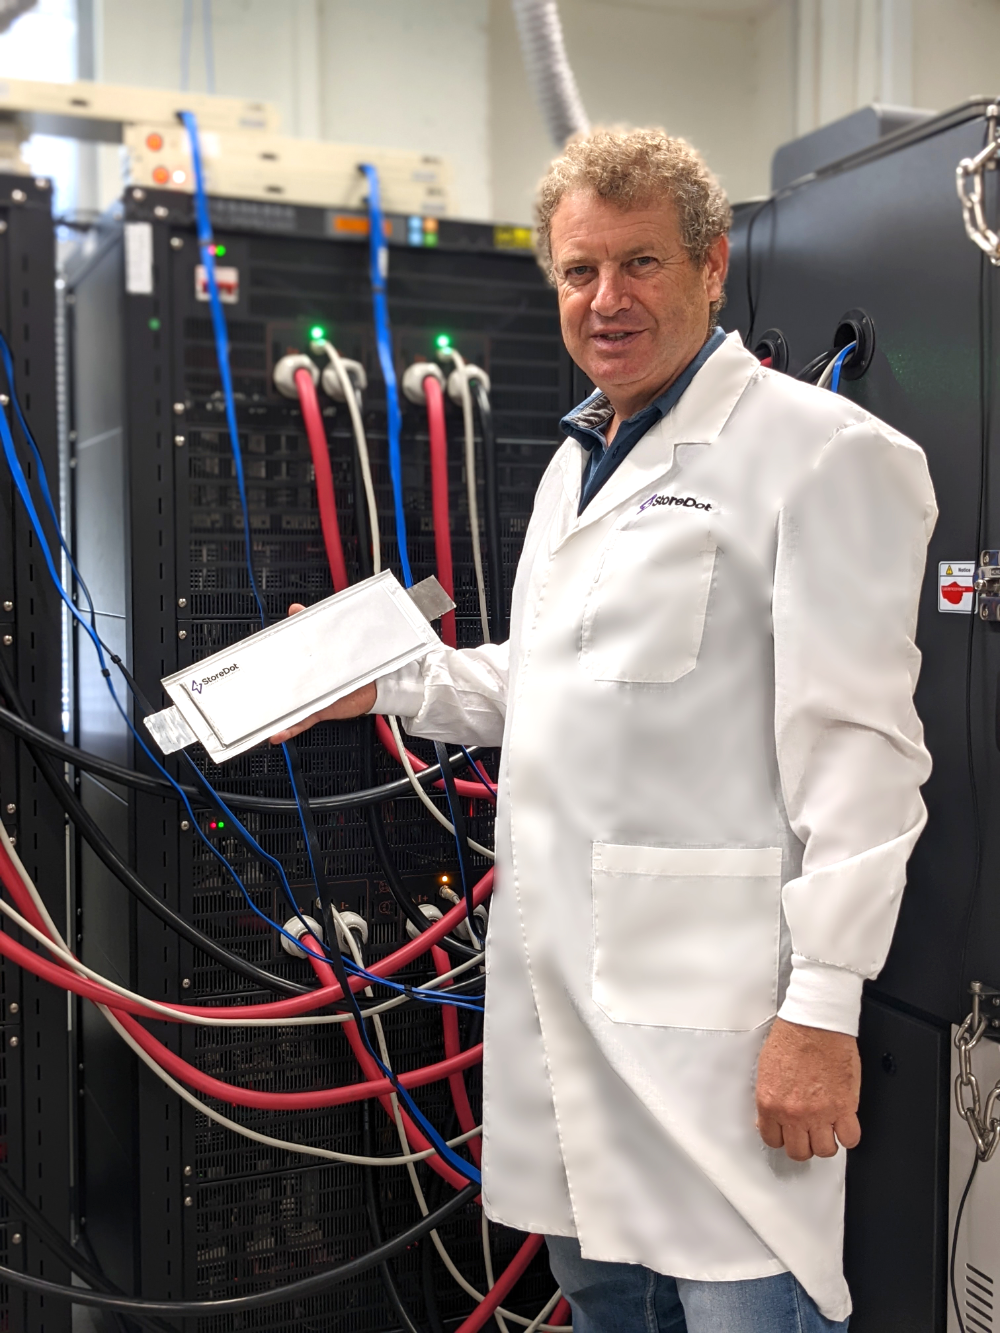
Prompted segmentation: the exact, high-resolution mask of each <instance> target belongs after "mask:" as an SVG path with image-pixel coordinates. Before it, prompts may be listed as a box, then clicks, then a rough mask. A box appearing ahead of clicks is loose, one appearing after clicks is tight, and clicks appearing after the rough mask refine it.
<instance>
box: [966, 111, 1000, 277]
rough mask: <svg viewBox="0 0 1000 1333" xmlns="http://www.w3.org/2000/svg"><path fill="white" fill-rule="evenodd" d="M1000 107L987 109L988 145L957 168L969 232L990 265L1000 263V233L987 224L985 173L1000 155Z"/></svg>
mask: <svg viewBox="0 0 1000 1333" xmlns="http://www.w3.org/2000/svg"><path fill="white" fill-rule="evenodd" d="M998 118H1000V107H998V106H997V105H996V104H995V103H994V104H993V105H991V106H988V107H987V108H986V146H985V148H983V149H981V150H980V152H978V153H977V154H976V156H975V157H963V158H962V160H961V162H959V164H958V167H957V168H956V170H955V188H956V189H957V191H958V197H959V200H960V201H961V204H962V218H963V220H964V222H965V231H966V235H967V236H968V237H969V240H970V241H972V243H973V244H974V245H978V246H979V248H980V250H982V251H983V253H984V254H986V255H988V256H989V261H990V263H991V264H997V265H1000V236H998V235H997V233H996V232H995V231H994V230H993V229H992V228H991V227H990V226H988V225H987V222H986V213H985V210H984V208H983V199H984V196H985V193H986V190H985V173H986V172H987V171H993V170H995V169H996V163H997V158H998V157H1000V138H998V137H997V121H998Z"/></svg>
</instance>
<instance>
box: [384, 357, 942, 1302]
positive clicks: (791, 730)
mask: <svg viewBox="0 0 1000 1333" xmlns="http://www.w3.org/2000/svg"><path fill="white" fill-rule="evenodd" d="M583 456H584V451H583V449H582V448H581V446H580V445H579V444H578V443H577V442H576V441H574V440H567V441H566V442H565V443H564V444H563V445H562V447H561V448H560V449H559V451H558V452H557V453H556V455H555V457H554V458H553V460H552V462H551V464H550V466H549V468H548V470H547V471H546V473H545V476H544V478H543V480H542V482H541V485H540V487H539V490H538V495H537V498H536V501H535V508H534V513H533V515H532V518H531V522H530V525H529V527H528V531H527V536H526V539H525V545H524V551H523V554H522V557H521V562H520V565H519V568H518V573H517V579H516V583H515V587H514V594H513V606H512V613H511V631H510V640H509V643H508V644H503V645H489V644H487V645H484V646H483V647H481V648H477V649H465V650H462V651H459V652H456V651H455V650H453V649H448V648H444V647H442V648H440V649H435V650H434V651H433V652H432V653H431V654H430V655H429V656H428V657H427V658H426V659H424V661H423V662H421V663H418V664H411V665H410V666H409V667H406V668H404V669H402V670H401V671H399V672H396V673H394V674H393V675H392V676H389V677H386V678H384V679H383V680H382V681H381V682H380V683H379V689H378V702H377V704H376V709H377V710H378V711H380V712H392V713H397V714H400V715H401V716H402V717H403V719H404V725H405V727H406V729H407V730H408V731H409V732H410V733H411V734H413V735H417V736H431V737H436V738H438V739H441V740H447V741H453V742H462V743H464V744H470V743H478V744H483V745H497V744H500V743H501V741H502V744H503V753H502V760H501V766H500V776H499V800H498V810H497V824H496V849H497V879H496V891H495V893H494V897H493V905H492V909H491V916H490V926H489V940H488V952H487V960H488V962H487V974H488V987H487V1006H486V1028H485V1043H486V1050H485V1069H484V1102H485V1132H484V1186H485V1188H484V1198H485V1202H486V1207H487V1211H488V1213H489V1215H490V1216H491V1217H492V1218H494V1219H495V1220H497V1221H500V1222H505V1223H507V1224H508V1225H510V1226H514V1227H519V1228H521V1229H523V1230H530V1231H540V1232H547V1233H549V1234H556V1235H563V1236H577V1237H578V1238H579V1241H580V1245H581V1249H582V1252H583V1254H584V1256H585V1257H588V1258H592V1259H602V1260H616V1261H624V1262H630V1263H641V1264H645V1265H647V1266H648V1267H651V1268H653V1269H656V1270H657V1271H659V1272H661V1273H667V1274H672V1275H674V1276H678V1277H688V1278H699V1279H705V1280H716V1281H718V1280H734V1279H741V1278H755V1277H763V1276H767V1275H770V1274H774V1273H778V1272H783V1271H786V1270H791V1272H793V1273H794V1274H795V1276H796V1277H797V1278H798V1279H799V1280H800V1281H801V1283H802V1284H803V1286H804V1287H805V1289H806V1290H807V1291H808V1292H809V1293H810V1295H811V1296H812V1297H813V1298H814V1300H815V1301H816V1302H817V1304H818V1306H819V1308H820V1310H821V1311H822V1312H823V1313H824V1314H825V1315H826V1316H827V1318H830V1319H835V1320H837V1319H843V1318H845V1317H846V1316H847V1314H848V1313H849V1311H850V1297H849V1294H848V1291H847V1286H846V1284H845V1282H844V1278H843V1273H842V1266H841V1250H842V1231H843V1192H844V1165H845V1154H844V1152H843V1151H842V1150H841V1151H840V1152H838V1153H837V1155H836V1157H834V1158H831V1159H826V1160H821V1159H819V1158H814V1159H813V1160H812V1161H809V1162H805V1163H801V1164H797V1163H794V1162H791V1161H790V1160H789V1159H788V1158H787V1157H786V1156H785V1154H784V1152H783V1151H773V1150H771V1149H769V1148H767V1147H765V1146H764V1145H763V1143H762V1142H761V1140H760V1138H759V1136H758V1134H757V1131H756V1128H755V1123H754V1121H755V1109H754V1078H755V1066H756V1061H757V1055H758V1052H759V1050H760V1047H761V1043H762V1041H763V1039H764V1037H765V1035H766V1033H767V1031H768V1028H769V1025H770V1022H771V1020H772V1018H773V1016H774V1015H775V1014H776V1013H780V1014H781V1016H782V1017H784V1018H786V1019H788V1020H790V1021H792V1022H797V1023H804V1024H809V1025H812V1026H815V1027H821V1028H829V1029H834V1030H839V1031H845V1032H855V1031H856V1025H857V1018H858V1011H859V1006H860V1000H861V986H862V981H863V979H864V978H865V977H872V976H874V975H875V974H876V973H877V972H878V970H879V968H880V967H881V966H882V963H883V961H884V959H885V955H886V951H887V949H888V946H889V941H890V938H891V936H892V931H893V926H894V923H895V920H896V915H897V911H898V907H899V899H900V894H901V892H902V889H903V884H904V878H905V866H906V861H907V857H908V856H909V854H910V851H911V849H912V847H913V845H914V843H915V841H916V839H917V836H918V835H919V833H920V830H921V828H922V827H923V824H924V821H925V818H926V814H925V810H924V806H923V802H922V801H921V799H920V794H919V788H920V786H921V784H922V783H923V782H924V781H925V780H926V778H927V776H928V773H929V771H930V758H929V756H928V754H927V751H926V749H925V748H924V744H923V733H922V728H921V725H920V722H919V720H918V718H917V716H916V713H915V711H914V708H913V701H912V696H913V689H914V686H915V684H916V679H917V673H918V669H919V664H920V655H919V653H918V652H917V649H916V647H915V645H914V631H915V624H916V614H917V595H918V590H919V588H920V584H921V580H922V577H923V570H924V560H925V553H926V545H927V540H928V538H929V536H930V533H931V530H932V528H933V525H934V521H935V517H936V508H935V504H934V496H933V491H932V488H931V484H930V479H929V476H928V472H927V466H926V462H925V460H924V455H923V453H922V452H921V450H920V449H919V448H917V447H916V445H914V444H912V443H911V442H910V441H909V440H907V439H905V438H904V437H902V436H900V435H899V434H897V433H896V432H895V431H894V430H892V429H891V428H890V427H888V426H886V425H885V424H884V423H882V422H880V421H878V420H876V419H874V418H873V417H871V416H869V415H868V414H867V413H866V412H864V411H862V410H861V409H860V408H859V407H857V406H855V405H854V404H852V403H851V402H849V401H847V400H845V399H843V398H840V397H836V396H834V395H833V394H831V393H828V392H826V391H825V390H819V389H815V388H811V387H809V386H806V385H803V384H799V383H797V382H796V381H794V380H792V379H790V378H788V377H786V376H784V375H779V374H776V373H773V372H772V371H770V370H766V369H763V368H761V367H760V366H759V365H758V363H757V361H756V360H755V358H754V357H752V356H751V355H750V354H749V353H748V352H746V351H745V350H744V349H743V347H742V346H741V344H740V341H739V339H738V338H737V337H736V335H731V336H730V337H729V338H728V339H727V340H726V342H725V343H724V344H723V346H722V347H720V348H719V349H718V350H717V351H716V352H715V353H714V355H712V356H711V357H710V358H709V360H708V361H707V363H706V364H705V366H704V367H703V368H702V369H701V370H700V371H699V372H698V374H697V376H696V377H695V379H694V380H693V382H692V383H691V385H690V387H689V388H688V390H687V391H686V393H685V394H684V396H683V397H682V398H681V400H680V402H679V404H678V405H677V406H676V407H675V408H674V409H673V411H672V412H670V413H669V414H668V415H667V416H666V417H665V418H664V419H663V420H662V421H661V422H660V423H659V424H657V425H656V426H654V427H653V428H652V429H651V430H650V431H649V433H648V434H647V435H646V436H645V437H644V438H643V439H642V440H641V441H640V442H639V443H638V444H637V445H636V447H635V448H634V449H633V451H632V452H631V454H630V455H629V456H628V458H627V459H626V460H625V461H624V463H623V464H622V465H621V467H620V468H619V469H618V471H617V472H615V473H614V475H613V476H612V477H611V478H610V479H609V481H608V482H607V483H606V484H605V486H604V488H603V489H602V490H601V491H600V492H599V493H598V494H597V495H596V497H595V498H594V499H593V500H592V502H591V503H590V505H589V507H588V508H587V509H586V510H585V511H584V513H583V514H582V515H581V516H579V517H578V516H577V507H578V502H579V495H580V484H581V475H582V468H583ZM654 497H655V498H654Z"/></svg>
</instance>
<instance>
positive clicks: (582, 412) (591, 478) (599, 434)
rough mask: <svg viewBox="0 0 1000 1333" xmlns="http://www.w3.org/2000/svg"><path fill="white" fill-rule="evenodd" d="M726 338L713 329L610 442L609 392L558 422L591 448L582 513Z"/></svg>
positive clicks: (598, 393) (593, 397)
mask: <svg viewBox="0 0 1000 1333" xmlns="http://www.w3.org/2000/svg"><path fill="white" fill-rule="evenodd" d="M725 340H726V335H725V333H724V332H723V331H722V329H719V328H716V329H714V330H713V331H712V333H711V334H710V335H709V337H708V339H707V341H706V342H705V344H704V346H703V347H702V349H701V351H700V352H699V353H698V355H697V356H696V357H695V358H694V359H693V360H692V361H690V362H689V363H688V364H687V366H686V367H685V368H684V370H682V371H681V373H680V374H679V375H678V376H677V378H676V379H675V380H674V382H673V383H672V384H671V385H670V387H669V388H668V389H666V390H665V391H664V392H663V393H661V394H660V396H659V397H658V398H655V399H654V400H653V402H651V403H650V404H649V406H648V407H644V408H642V409H641V410H640V411H638V412H636V413H635V414H634V415H633V416H630V417H629V418H628V419H627V420H625V421H622V422H620V423H619V425H618V429H617V431H615V436H614V439H613V440H611V441H610V442H608V441H607V440H606V439H605V435H604V430H605V428H606V426H607V424H608V422H609V421H610V420H611V418H612V417H613V416H614V409H613V408H612V406H611V403H610V402H609V401H608V398H607V395H606V394H604V393H602V392H601V390H600V389H595V390H594V392H593V393H592V394H591V395H590V396H589V398H585V399H584V400H583V402H582V403H580V404H579V406H577V407H575V408H574V409H573V411H572V412H568V413H567V414H566V416H564V417H563V419H562V421H561V422H560V423H559V425H560V429H561V430H562V431H563V434H565V435H570V436H572V437H573V439H574V440H577V441H578V442H579V443H580V444H582V445H583V447H584V448H585V449H586V450H587V451H588V453H587V456H586V458H585V460H584V465H583V484H582V486H581V488H580V509H579V512H580V513H581V514H582V513H583V511H584V510H585V509H586V507H587V505H588V504H590V502H591V500H592V499H593V498H594V496H595V495H596V494H597V492H598V491H599V490H600V489H601V487H602V486H603V485H604V483H605V482H606V481H607V480H608V478H609V477H610V476H611V475H612V474H613V473H614V472H615V471H616V470H617V469H618V468H619V467H620V466H621V464H622V463H623V462H624V461H625V459H626V458H627V457H628V455H629V454H630V453H631V451H632V450H633V449H634V448H635V446H636V445H637V444H638V443H639V441H640V440H641V439H642V437H643V436H644V435H645V434H646V432H647V431H648V430H649V429H650V427H651V426H655V425H656V423H657V422H658V421H660V420H662V419H663V417H665V416H666V415H667V413H668V412H669V411H670V410H671V409H672V408H674V407H676V405H677V403H678V402H679V401H680V399H681V395H682V394H683V393H684V391H685V389H686V388H687V387H688V385H689V384H690V383H691V381H692V380H693V379H694V377H695V375H697V373H698V371H699V370H701V368H702V366H703V365H704V364H705V362H706V361H707V360H708V358H709V357H710V356H711V355H712V353H713V352H714V351H716V350H717V349H718V348H720V347H721V346H722V344H723V343H724V342H725Z"/></svg>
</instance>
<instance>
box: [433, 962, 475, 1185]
mask: <svg viewBox="0 0 1000 1333" xmlns="http://www.w3.org/2000/svg"><path fill="white" fill-rule="evenodd" d="M431 957H432V958H433V959H434V966H435V968H436V969H437V974H438V976H439V977H440V976H442V975H443V974H444V973H445V972H449V971H450V970H451V960H450V959H449V957H448V955H447V954H446V953H445V951H444V949H441V948H439V947H438V946H437V945H435V946H434V947H433V948H432V949H431ZM444 984H445V985H447V984H448V983H447V982H445V983H444ZM441 1022H442V1025H443V1026H444V1053H445V1056H446V1058H448V1059H455V1057H456V1056H459V1055H461V1053H462V1044H461V1041H460V1039H459V1034H458V1010H457V1009H456V1008H455V1006H454V1005H453V1004H443V1005H442V1006H441ZM448 1088H449V1091H450V1092H451V1101H452V1105H453V1106H454V1108H455V1114H456V1115H457V1117H458V1126H459V1128H460V1129H461V1131H462V1133H463V1134H467V1133H468V1132H469V1130H470V1129H474V1128H475V1124H476V1117H475V1116H474V1115H473V1114H472V1106H471V1105H470V1103H469V1090H468V1088H466V1086H465V1079H464V1078H463V1077H462V1071H461V1070H460V1069H456V1070H455V1072H454V1073H453V1074H449V1076H448ZM469 1151H470V1153H471V1154H472V1160H473V1161H474V1162H475V1164H476V1166H480V1165H481V1163H482V1145H481V1143H480V1141H479V1139H470V1140H469Z"/></svg>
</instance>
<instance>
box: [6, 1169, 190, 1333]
mask: <svg viewBox="0 0 1000 1333" xmlns="http://www.w3.org/2000/svg"><path fill="white" fill-rule="evenodd" d="M0 1194H2V1195H3V1196H4V1198H5V1199H6V1200H7V1202H8V1203H9V1204H10V1205H11V1207H12V1208H13V1210H14V1213H15V1215H16V1216H17V1217H21V1218H23V1219H24V1223H25V1225H26V1226H27V1227H28V1228H29V1229H30V1230H32V1231H33V1232H34V1233H35V1235H36V1236H37V1237H38V1239H39V1240H41V1241H42V1242H43V1243H44V1244H45V1245H46V1246H47V1247H48V1248H49V1249H50V1250H51V1251H52V1253H53V1255H55V1257H56V1258H57V1259H58V1260H59V1261H60V1263H63V1264H65V1265H66V1267H67V1268H68V1269H69V1270H70V1272H71V1273H75V1274H76V1275H77V1277H80V1278H83V1280H84V1282H86V1283H88V1284H89V1285H90V1286H91V1287H93V1288H94V1290H95V1291H103V1292H104V1293H105V1294H107V1295H109V1296H124V1294H125V1293H124V1292H123V1291H122V1289H121V1287H116V1286H115V1284H114V1283H113V1282H112V1281H111V1280H110V1279H109V1278H108V1277H107V1276H106V1275H105V1274H104V1273H103V1272H102V1271H101V1269H100V1267H99V1266H98V1265H97V1264H92V1263H88V1261H87V1259H86V1258H85V1257H84V1256H83V1255H82V1254H80V1253H79V1251H78V1250H75V1249H74V1248H73V1246H72V1245H71V1244H70V1243H69V1241H68V1240H67V1239H66V1237H65V1236H61V1235H60V1234H59V1232H58V1231H57V1230H56V1228H55V1226H53V1224H52V1223H51V1222H50V1221H49V1219H48V1218H47V1217H46V1216H45V1214H44V1213H42V1212H41V1211H40V1210H39V1209H38V1208H36V1207H35V1205H34V1204H33V1203H32V1202H31V1200H30V1199H29V1198H28V1196H27V1195H26V1194H22V1193H21V1191H20V1189H19V1188H18V1187H17V1185H15V1184H14V1182H13V1180H11V1178H10V1176H9V1175H8V1173H7V1171H6V1170H5V1169H4V1168H3V1167H0ZM135 1322H136V1323H137V1324H138V1325H139V1326H140V1327H141V1328H145V1329H148V1330H149V1333H168V1330H169V1331H170V1333H172V1330H171V1326H170V1325H169V1324H164V1323H163V1321H162V1320H160V1319H149V1318H143V1317H139V1318H137V1319H136V1321H135Z"/></svg>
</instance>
